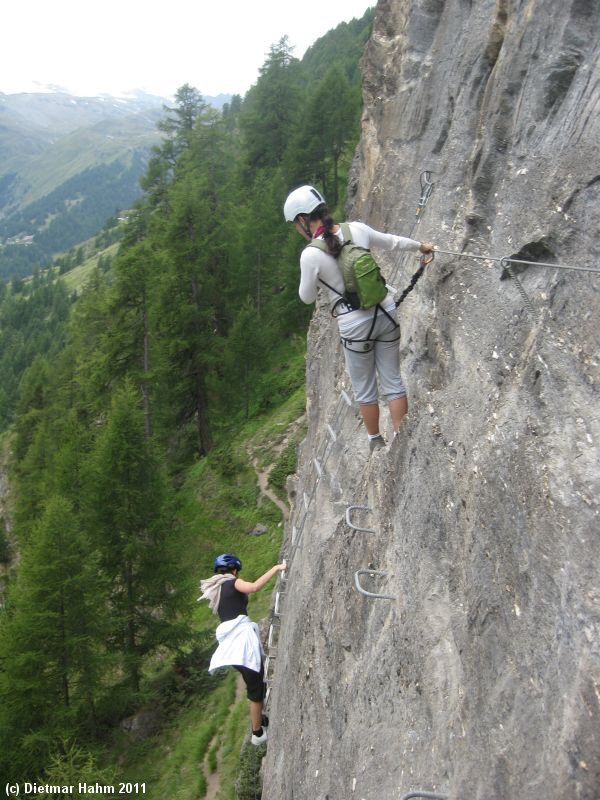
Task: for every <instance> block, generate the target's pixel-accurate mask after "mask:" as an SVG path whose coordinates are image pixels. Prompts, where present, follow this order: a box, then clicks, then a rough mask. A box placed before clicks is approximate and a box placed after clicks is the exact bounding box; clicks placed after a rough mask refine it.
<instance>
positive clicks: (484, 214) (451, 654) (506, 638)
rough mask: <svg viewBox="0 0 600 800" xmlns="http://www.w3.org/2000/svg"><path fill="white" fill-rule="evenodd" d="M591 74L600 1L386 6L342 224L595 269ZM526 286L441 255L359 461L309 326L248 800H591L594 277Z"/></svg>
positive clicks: (599, 707)
mask: <svg viewBox="0 0 600 800" xmlns="http://www.w3.org/2000/svg"><path fill="white" fill-rule="evenodd" d="M599 57H600V3H599V2H597V0H570V1H568V2H564V3H558V2H550V0H527V1H526V2H525V1H524V2H516V0H515V2H508V0H498V2H488V1H487V0H472V2H469V0H447V2H442V0H411V2H408V0H382V1H381V2H379V4H378V6H377V14H376V20H375V26H374V31H373V36H372V38H371V41H370V43H369V45H368V48H367V52H366V55H365V59H364V64H363V71H364V94H365V113H364V118H363V135H362V139H361V143H360V146H359V149H358V152H357V157H356V162H355V167H354V170H353V175H352V179H351V200H350V208H349V215H348V216H349V218H351V219H356V218H361V219H364V220H366V221H368V222H370V223H371V224H373V225H374V226H375V227H379V228H380V229H384V230H389V231H394V232H397V233H406V234H410V233H413V234H414V236H415V237H416V238H419V239H421V240H425V239H431V240H433V241H435V242H436V244H438V245H439V247H440V248H442V249H446V250H450V251H454V252H467V253H475V254H481V255H492V256H498V257H499V256H504V255H508V256H511V255H512V256H518V257H519V258H522V259H524V260H533V261H542V262H554V263H561V264H564V265H584V266H589V267H596V268H599V267H600V257H599V256H600V222H599V214H598V201H599V199H600V158H599V150H598V145H599V142H600V122H599V113H598V112H599V108H600V69H599V63H600V61H599ZM422 170H430V171H431V173H432V175H431V177H432V180H433V181H434V182H435V188H434V190H433V193H432V195H431V198H430V200H429V202H428V204H427V206H426V208H425V210H424V211H423V212H422V214H421V216H420V218H419V222H418V223H417V218H416V217H415V208H416V205H417V202H418V199H419V195H420V188H419V174H420V173H421V171H422ZM381 261H382V263H383V264H384V265H385V271H386V273H387V274H388V275H390V274H391V275H393V276H394V282H395V285H398V286H400V287H402V286H404V285H405V284H406V283H408V280H409V278H410V275H411V274H412V272H413V270H414V269H415V268H416V264H415V263H414V262H413V261H411V260H410V259H407V258H404V259H396V258H390V257H389V255H388V254H383V255H382V256H381ZM520 269H521V271H520V273H519V275H518V278H519V280H520V282H521V288H522V291H524V292H525V298H526V299H527V301H528V302H527V303H526V301H525V298H524V296H523V294H522V292H521V291H520V290H519V287H518V285H517V284H516V283H515V282H514V280H512V279H511V278H510V277H508V276H507V275H506V272H505V270H503V269H502V268H501V267H500V265H499V264H498V263H497V262H494V261H481V260H480V261H477V260H471V259H461V258H458V257H454V256H442V255H438V256H437V258H436V260H435V262H434V264H433V265H432V266H431V267H430V268H428V270H427V272H426V274H425V276H424V277H423V278H422V279H421V281H420V282H419V283H418V284H417V288H416V289H415V291H414V292H413V293H412V294H411V295H410V296H409V297H408V298H407V300H406V301H405V302H404V304H403V305H402V340H401V344H400V348H401V357H402V363H403V375H404V378H405V382H406V384H407V386H408V389H409V397H410V413H409V416H408V418H407V419H406V420H405V422H404V424H403V428H402V432H401V435H400V436H399V437H398V438H397V439H396V440H395V441H394V442H393V443H392V444H391V445H390V446H389V447H388V448H387V450H385V451H379V452H376V453H375V454H374V455H372V456H371V457H370V458H369V457H368V452H367V443H366V438H365V435H364V431H363V429H362V427H361V424H360V421H359V419H358V416H357V413H356V410H355V409H351V408H349V407H348V406H347V405H346V403H345V402H344V400H343V399H341V400H340V390H342V389H345V390H346V391H348V392H349V391H350V389H349V384H348V381H347V379H346V377H345V374H344V370H343V366H342V355H341V351H340V347H339V344H338V343H337V338H336V335H335V324H334V323H332V321H331V320H330V319H329V317H328V315H327V312H326V310H325V309H324V308H322V307H319V308H318V309H317V310H316V312H315V316H314V318H313V321H312V324H311V328H310V332H309V355H308V363H307V389H308V409H307V410H308V420H309V430H308V436H307V438H306V440H305V442H304V444H303V446H302V449H301V453H300V464H299V473H298V478H297V481H296V486H295V502H294V508H293V513H292V517H291V519H290V522H289V524H288V526H287V534H286V537H287V538H286V545H285V549H286V551H287V553H288V554H291V555H292V556H293V558H292V561H291V569H290V575H289V579H288V581H287V588H286V594H285V595H284V596H283V597H282V598H281V610H282V616H281V621H280V632H279V638H278V643H277V657H276V660H275V662H274V665H275V669H274V677H273V688H272V692H271V695H270V710H271V718H272V723H271V740H270V743H269V748H268V753H267V757H266V761H265V770H264V789H263V800H284V799H285V800H291V799H292V798H293V799H294V800H309V798H310V800H342V799H343V800H348V799H351V798H357V800H361V799H362V800H376V799H377V800H381V799H382V798H383V799H385V800H388V799H390V800H391V799H392V798H400V797H401V796H402V795H403V794H404V793H406V792H409V791H411V790H415V789H424V790H429V791H438V792H441V793H443V794H446V795H448V797H449V798H452V800H459V799H461V800H462V798H465V800H471V799H473V800H484V798H485V800H517V798H518V800H534V798H535V799H536V800H537V799H538V798H540V797H544V798H548V799H549V800H566V798H577V799H578V800H598V798H600V580H599V577H598V576H599V566H600V519H599V517H600V515H599V509H600V506H599V497H600V468H599V467H600V412H599V405H598V397H599V389H600V370H599V359H600V347H599V342H600V322H599V319H600V317H599V311H600V303H599V298H600V276H597V275H593V274H591V273H585V272H576V271H563V270H558V269H548V268H543V267H536V266H526V267H523V268H520ZM383 420H384V432H385V433H386V434H387V435H389V420H388V418H387V416H386V415H385V414H384V416H383ZM328 425H329V426H330V427H331V430H333V433H334V434H335V440H334V438H333V436H332V434H331V431H330V429H329V428H328V427H327V426H328ZM315 458H317V461H318V464H319V468H320V469H321V472H322V474H321V475H320V476H319V469H318V468H317V466H316V465H315V463H314V459H315ZM307 501H310V502H307ZM352 504H366V505H368V506H369V507H370V508H371V511H370V512H364V511H356V512H354V519H356V520H357V521H358V522H359V523H360V524H361V526H362V527H367V528H370V529H372V530H373V531H374V532H373V533H365V532H360V531H354V530H352V529H351V528H350V527H349V526H348V525H347V524H346V521H345V510H346V507H347V506H348V505H352ZM307 506H308V507H307ZM298 544H299V547H297V545H298ZM361 568H371V569H376V570H381V571H383V572H386V573H387V574H386V576H384V577H372V578H369V577H368V576H364V577H363V583H364V586H365V587H366V588H367V589H371V590H376V591H381V592H383V593H385V594H389V595H391V596H393V597H394V599H393V600H375V599H369V598H367V597H364V596H363V595H361V594H359V593H358V592H357V591H356V588H355V587H354V573H355V571H356V570H358V569H361Z"/></svg>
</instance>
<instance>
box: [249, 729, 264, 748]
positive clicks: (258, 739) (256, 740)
mask: <svg viewBox="0 0 600 800" xmlns="http://www.w3.org/2000/svg"><path fill="white" fill-rule="evenodd" d="M266 741H267V732H266V730H265V729H264V728H263V729H262V733H261V734H260V735H258V734H256V733H253V734H252V737H251V739H250V742H251V743H252V744H253V745H255V747H258V745H259V744H266Z"/></svg>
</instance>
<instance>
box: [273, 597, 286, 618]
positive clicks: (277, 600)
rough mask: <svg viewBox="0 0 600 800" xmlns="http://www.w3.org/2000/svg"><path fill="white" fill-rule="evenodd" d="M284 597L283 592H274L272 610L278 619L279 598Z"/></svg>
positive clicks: (279, 612)
mask: <svg viewBox="0 0 600 800" xmlns="http://www.w3.org/2000/svg"><path fill="white" fill-rule="evenodd" d="M284 595H285V592H275V607H274V608H273V614H274V615H275V616H276V617H278V616H279V615H280V614H281V611H280V610H279V602H280V599H281V597H283V596H284Z"/></svg>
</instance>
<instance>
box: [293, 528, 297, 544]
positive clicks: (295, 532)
mask: <svg viewBox="0 0 600 800" xmlns="http://www.w3.org/2000/svg"><path fill="white" fill-rule="evenodd" d="M297 535H298V528H297V527H296V526H295V525H292V544H295V542H296V536H297Z"/></svg>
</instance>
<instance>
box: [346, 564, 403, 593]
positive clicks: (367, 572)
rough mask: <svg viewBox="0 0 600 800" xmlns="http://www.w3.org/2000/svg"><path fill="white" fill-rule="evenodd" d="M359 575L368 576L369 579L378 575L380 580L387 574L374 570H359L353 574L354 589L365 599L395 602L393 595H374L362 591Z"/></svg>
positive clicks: (364, 590)
mask: <svg viewBox="0 0 600 800" xmlns="http://www.w3.org/2000/svg"><path fill="white" fill-rule="evenodd" d="M361 575H370V576H371V577H374V576H375V575H379V576H380V577H381V578H385V576H386V575H387V572H380V571H379V570H376V569H359V570H357V571H356V572H355V573H354V584H355V586H356V588H357V589H358V591H359V592H360V593H361V594H364V595H365V597H375V598H377V599H379V600H395V599H396V598H395V597H394V596H393V595H390V594H376V593H375V592H367V590H366V589H363V588H362V586H361V585H360V576H361Z"/></svg>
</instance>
